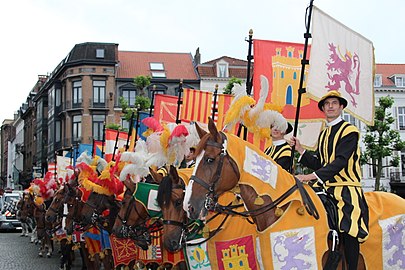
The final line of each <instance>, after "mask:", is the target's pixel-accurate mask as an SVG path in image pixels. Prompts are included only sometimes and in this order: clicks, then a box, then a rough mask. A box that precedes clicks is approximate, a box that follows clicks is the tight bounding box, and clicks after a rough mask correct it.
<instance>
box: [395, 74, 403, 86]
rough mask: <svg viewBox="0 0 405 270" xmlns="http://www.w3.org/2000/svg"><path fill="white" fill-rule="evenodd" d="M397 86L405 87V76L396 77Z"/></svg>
mask: <svg viewBox="0 0 405 270" xmlns="http://www.w3.org/2000/svg"><path fill="white" fill-rule="evenodd" d="M395 86H396V87H405V77H404V76H395Z"/></svg>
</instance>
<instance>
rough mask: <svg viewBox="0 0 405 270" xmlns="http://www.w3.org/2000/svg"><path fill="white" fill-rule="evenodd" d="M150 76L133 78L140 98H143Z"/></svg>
mask: <svg viewBox="0 0 405 270" xmlns="http://www.w3.org/2000/svg"><path fill="white" fill-rule="evenodd" d="M150 80H151V77H150V76H142V75H141V76H137V77H135V78H134V84H135V87H136V90H137V92H138V93H139V95H140V96H145V87H147V86H149V85H150Z"/></svg>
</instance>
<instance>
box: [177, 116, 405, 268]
mask: <svg viewBox="0 0 405 270" xmlns="http://www.w3.org/2000/svg"><path fill="white" fill-rule="evenodd" d="M208 127H209V133H207V132H205V131H203V130H202V129H201V128H199V127H198V126H197V131H198V133H199V135H200V138H201V141H200V143H199V145H198V146H197V149H196V156H197V162H196V170H195V174H194V175H193V176H192V177H191V181H190V183H189V185H188V186H187V189H186V194H185V200H184V205H183V207H184V209H185V210H186V211H187V213H188V216H189V217H190V218H192V219H204V218H205V216H206V214H207V212H208V210H216V209H217V208H218V205H217V204H216V203H217V199H218V197H219V196H220V195H221V194H222V193H224V192H225V191H228V190H233V191H234V192H235V193H238V194H240V196H241V197H242V199H243V201H244V203H245V206H246V208H247V209H248V210H249V212H248V213H249V214H250V215H251V216H252V217H253V219H254V221H255V223H256V226H257V230H258V239H259V241H258V244H259V245H260V251H259V252H257V256H258V257H259V256H260V258H261V261H262V262H261V263H262V264H263V265H264V267H265V268H266V269H290V268H294V267H295V268H297V269H310V268H316V267H317V268H322V265H323V264H322V261H323V260H322V259H323V258H326V257H324V255H325V254H326V253H327V251H328V246H327V235H328V230H329V227H328V222H327V216H326V211H325V210H324V208H323V204H322V203H321V202H320V199H319V197H318V196H317V195H316V194H315V192H314V191H313V190H312V188H310V187H309V186H307V185H305V186H304V187H302V184H301V183H299V182H298V181H297V180H296V179H295V178H294V177H293V176H292V175H290V174H288V173H287V172H286V171H284V170H282V169H281V168H280V167H279V166H278V165H277V164H276V163H275V162H274V161H272V160H271V159H269V157H268V156H266V155H264V154H263V153H262V152H261V151H260V150H259V149H258V148H256V147H255V146H253V145H251V144H249V143H247V142H244V141H243V140H242V139H240V138H238V137H236V136H234V135H229V134H224V133H222V132H218V130H217V129H216V127H215V124H214V123H213V121H212V120H211V119H210V121H209V125H208ZM365 196H366V198H367V201H368V204H369V208H370V223H369V231H370V237H369V239H368V240H367V241H366V242H365V243H363V244H362V245H361V247H360V252H361V255H362V256H361V258H360V260H359V269H383V265H386V266H394V265H398V264H399V263H400V261H401V260H402V263H403V262H404V261H405V256H404V255H403V254H404V253H398V252H396V250H401V252H403V251H404V244H403V242H401V241H402V240H401V239H404V235H403V234H404V230H403V229H401V230H398V228H404V227H405V201H404V200H403V199H401V198H399V197H398V196H395V195H393V194H389V193H384V192H382V193H377V192H368V193H365ZM394 205H395V207H393V206H394ZM304 209H306V210H307V211H306V212H305V210H304ZM316 209H319V212H318V211H317V210H316ZM311 215H312V216H311ZM314 217H316V218H314ZM398 239H399V240H398ZM393 246H395V247H396V248H395V251H394V249H389V248H391V247H393ZM305 256H306V257H305ZM363 258H364V261H363ZM340 267H342V266H341V265H340Z"/></svg>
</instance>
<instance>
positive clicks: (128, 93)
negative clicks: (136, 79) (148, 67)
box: [122, 88, 136, 107]
mask: <svg viewBox="0 0 405 270" xmlns="http://www.w3.org/2000/svg"><path fill="white" fill-rule="evenodd" d="M122 97H123V98H124V99H125V100H126V101H127V102H128V106H129V107H134V106H135V98H136V90H135V89H128V88H127V89H122Z"/></svg>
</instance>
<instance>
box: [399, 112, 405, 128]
mask: <svg viewBox="0 0 405 270" xmlns="http://www.w3.org/2000/svg"><path fill="white" fill-rule="evenodd" d="M398 126H399V129H400V130H405V107H398Z"/></svg>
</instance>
